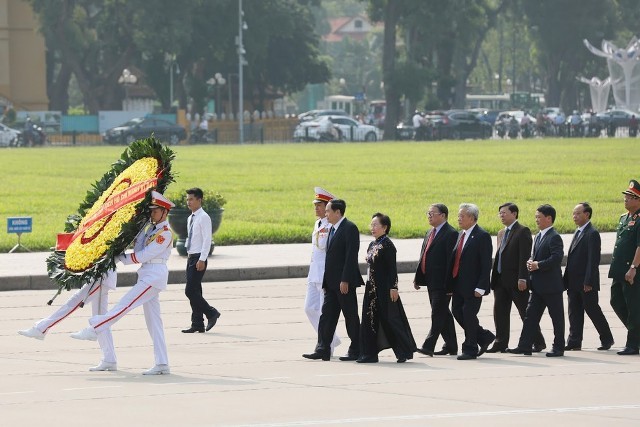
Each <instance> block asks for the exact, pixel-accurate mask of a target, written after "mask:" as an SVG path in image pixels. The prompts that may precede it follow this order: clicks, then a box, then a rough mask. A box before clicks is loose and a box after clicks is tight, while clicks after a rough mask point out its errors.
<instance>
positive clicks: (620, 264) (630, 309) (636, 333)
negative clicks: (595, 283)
mask: <svg viewBox="0 0 640 427" xmlns="http://www.w3.org/2000/svg"><path fill="white" fill-rule="evenodd" d="M622 194H624V208H625V209H626V210H627V212H626V213H624V214H622V215H621V216H620V219H619V220H618V229H617V232H616V244H615V246H614V248H613V255H612V257H611V267H610V268H609V277H610V278H611V279H613V281H612V282H611V307H612V308H613V311H615V312H616V315H617V316H618V318H619V319H620V320H621V321H622V324H623V325H624V326H625V327H626V328H627V341H626V343H625V346H624V348H623V349H622V350H620V351H619V352H618V354H619V355H621V356H629V355H635V354H638V353H640V350H639V349H640V275H638V274H637V268H638V265H639V264H640V183H638V181H636V180H635V179H632V180H631V181H630V182H629V187H628V188H627V189H626V190H625V191H623V192H622Z"/></svg>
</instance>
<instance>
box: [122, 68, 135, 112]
mask: <svg viewBox="0 0 640 427" xmlns="http://www.w3.org/2000/svg"><path fill="white" fill-rule="evenodd" d="M137 82H138V77H137V76H136V75H135V74H133V73H132V72H131V71H129V69H127V68H125V69H124V70H122V75H120V77H119V78H118V83H120V84H121V85H122V86H124V100H125V102H124V104H125V106H126V107H128V106H129V86H130V85H134V84H136V83H137ZM123 110H128V108H123Z"/></svg>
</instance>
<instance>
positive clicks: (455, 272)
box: [453, 232, 466, 278]
mask: <svg viewBox="0 0 640 427" xmlns="http://www.w3.org/2000/svg"><path fill="white" fill-rule="evenodd" d="M465 234H466V233H465V232H462V237H461V238H460V242H459V243H458V248H457V249H456V259H455V261H454V262H453V277H454V278H456V277H458V270H459V269H460V255H462V247H463V246H464V236H465Z"/></svg>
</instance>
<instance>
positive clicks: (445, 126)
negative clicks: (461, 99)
mask: <svg viewBox="0 0 640 427" xmlns="http://www.w3.org/2000/svg"><path fill="white" fill-rule="evenodd" d="M436 130H438V134H439V135H440V137H441V138H451V139H466V138H480V139H484V138H489V137H491V134H492V133H493V128H492V127H491V125H490V124H489V123H487V122H485V121H482V120H480V119H479V118H478V116H477V114H476V113H473V112H472V111H466V110H449V111H445V113H444V114H443V115H442V118H441V121H440V123H438V124H437V125H436Z"/></svg>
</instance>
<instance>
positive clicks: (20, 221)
mask: <svg viewBox="0 0 640 427" xmlns="http://www.w3.org/2000/svg"><path fill="white" fill-rule="evenodd" d="M32 224H33V221H32V218H31V217H30V216H22V217H11V218H7V233H31V228H32Z"/></svg>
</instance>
